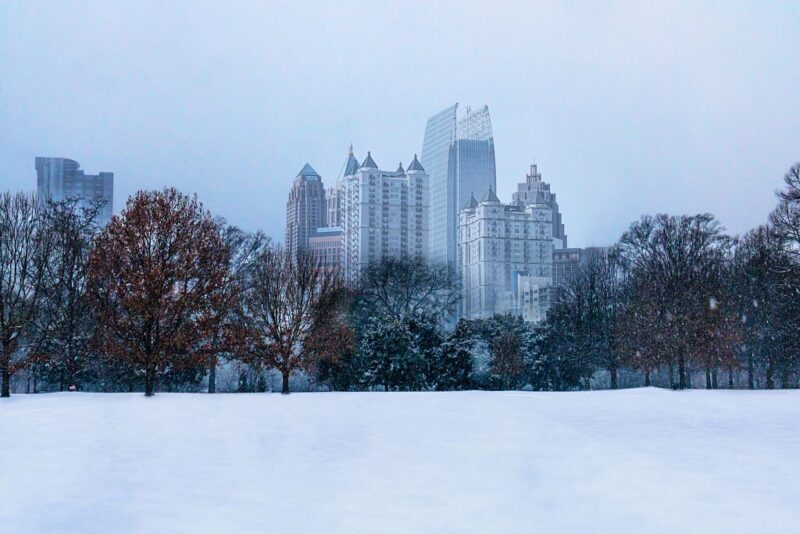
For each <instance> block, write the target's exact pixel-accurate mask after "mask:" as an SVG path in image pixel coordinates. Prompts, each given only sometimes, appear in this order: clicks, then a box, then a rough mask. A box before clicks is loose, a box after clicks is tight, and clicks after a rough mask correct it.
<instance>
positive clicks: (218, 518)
mask: <svg viewBox="0 0 800 534" xmlns="http://www.w3.org/2000/svg"><path fill="white" fill-rule="evenodd" d="M798 451H800V392H799V391H774V392H767V391H758V392H749V391H735V392H730V391H715V392H706V391H687V392H671V391H661V390H655V389H643V390H627V391H618V392H609V391H606V392H591V393H523V392H508V393H489V392H465V393H389V394H384V393H353V394H348V393H335V394H321V393H320V394H293V395H290V396H288V397H286V396H281V395H271V394H252V395H244V394H239V395H215V396H210V395H189V394H187V395H183V394H159V395H157V396H156V397H155V398H152V399H147V398H144V396H142V395H140V394H53V395H36V396H26V395H17V396H15V397H13V398H12V399H10V400H8V399H4V400H2V402H0V496H2V498H0V530H1V531H2V532H5V533H16V532H232V531H249V532H284V533H286V532H304V533H316V532H320V533H321V532H370V533H372V532H402V533H409V532H437V533H438V532H484V533H488V532H493V533H496V532H537V533H544V532H664V533H678V532H680V533H686V532H704V533H708V532H725V533H729V532H745V531H749V532H780V531H783V532H788V531H790V530H792V529H796V528H797V525H798V524H800V506H798V503H800V483H798V480H800V455H798Z"/></svg>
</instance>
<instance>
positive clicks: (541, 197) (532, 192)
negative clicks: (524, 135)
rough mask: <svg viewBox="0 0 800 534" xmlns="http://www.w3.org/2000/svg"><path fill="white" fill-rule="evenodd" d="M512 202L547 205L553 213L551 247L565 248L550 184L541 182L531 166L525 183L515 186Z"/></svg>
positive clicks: (561, 225)
mask: <svg viewBox="0 0 800 534" xmlns="http://www.w3.org/2000/svg"><path fill="white" fill-rule="evenodd" d="M512 201H513V202H517V201H522V203H523V204H525V205H526V206H527V205H528V204H547V205H548V206H550V209H551V210H552V211H553V246H554V247H555V248H556V249H563V248H567V234H566V233H564V222H563V220H562V219H561V212H560V211H559V210H558V202H556V194H555V193H553V192H551V191H550V184H548V183H547V182H543V181H542V175H541V174H540V173H539V170H538V169H537V168H536V164H533V165H531V171H530V172H529V173H528V174H527V175H526V176H525V182H524V183H521V184H518V185H517V192H516V193H514V194H513V195H512Z"/></svg>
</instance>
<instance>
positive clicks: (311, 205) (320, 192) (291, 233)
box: [286, 163, 328, 252]
mask: <svg viewBox="0 0 800 534" xmlns="http://www.w3.org/2000/svg"><path fill="white" fill-rule="evenodd" d="M327 219H328V217H327V212H326V209H325V186H324V185H322V177H321V176H320V175H319V174H317V171H315V170H314V168H313V167H311V165H309V164H308V163H306V164H305V165H304V166H303V168H302V169H301V170H300V173H299V174H298V175H297V177H296V178H295V179H294V183H293V184H292V190H291V191H290V192H289V200H288V201H287V202H286V248H287V249H289V250H292V251H295V252H299V251H301V250H306V249H308V239H309V237H311V233H312V232H313V231H314V230H316V229H317V228H322V227H324V226H327Z"/></svg>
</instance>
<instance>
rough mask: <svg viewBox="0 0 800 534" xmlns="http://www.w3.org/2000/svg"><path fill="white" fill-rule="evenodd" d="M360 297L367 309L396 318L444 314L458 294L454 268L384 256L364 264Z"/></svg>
mask: <svg viewBox="0 0 800 534" xmlns="http://www.w3.org/2000/svg"><path fill="white" fill-rule="evenodd" d="M358 289H359V300H360V302H361V307H362V308H363V309H366V310H367V311H368V313H369V314H370V315H371V314H377V315H380V316H382V317H387V318H391V319H395V320H402V319H404V318H406V317H408V316H418V315H420V314H426V313H429V314H434V315H437V316H439V317H446V316H447V315H448V314H449V313H450V312H452V311H453V310H454V308H455V306H456V304H457V303H458V300H459V298H460V293H459V288H458V284H457V282H456V277H455V274H454V273H453V270H452V269H450V268H449V267H448V266H446V265H429V264H428V263H427V262H425V260H423V259H421V258H385V259H382V260H380V261H378V262H374V263H372V264H370V265H368V266H367V268H366V269H365V270H364V272H363V273H362V275H361V278H360V279H359V287H358Z"/></svg>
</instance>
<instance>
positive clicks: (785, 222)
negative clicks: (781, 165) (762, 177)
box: [770, 163, 800, 265]
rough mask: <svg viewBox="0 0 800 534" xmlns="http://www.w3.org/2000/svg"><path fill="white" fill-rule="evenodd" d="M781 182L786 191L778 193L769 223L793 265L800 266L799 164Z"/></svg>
mask: <svg viewBox="0 0 800 534" xmlns="http://www.w3.org/2000/svg"><path fill="white" fill-rule="evenodd" d="M783 181H784V182H785V183H786V190H784V191H780V192H779V193H778V206H777V207H776V208H775V211H773V212H772V214H771V215H770V222H771V223H772V225H773V226H774V227H775V230H776V231H777V232H778V235H780V236H781V238H782V240H783V243H784V246H785V250H786V252H787V253H788V254H790V255H791V256H792V257H793V258H794V261H795V265H800V163H796V164H795V165H794V166H793V167H792V168H791V169H789V172H787V173H786V175H785V176H784V177H783Z"/></svg>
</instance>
